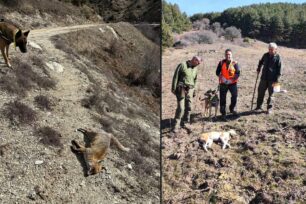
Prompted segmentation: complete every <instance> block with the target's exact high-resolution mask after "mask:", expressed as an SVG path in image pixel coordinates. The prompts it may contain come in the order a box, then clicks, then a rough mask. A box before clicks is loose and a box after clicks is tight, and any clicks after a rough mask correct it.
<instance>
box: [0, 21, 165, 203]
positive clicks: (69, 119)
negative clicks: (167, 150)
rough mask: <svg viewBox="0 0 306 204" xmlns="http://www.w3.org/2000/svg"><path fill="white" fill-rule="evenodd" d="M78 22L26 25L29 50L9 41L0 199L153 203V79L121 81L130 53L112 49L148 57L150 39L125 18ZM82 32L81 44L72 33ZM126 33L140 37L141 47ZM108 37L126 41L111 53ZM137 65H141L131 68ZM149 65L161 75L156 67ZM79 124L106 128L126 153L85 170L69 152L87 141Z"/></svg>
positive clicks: (114, 152) (0, 86) (2, 92)
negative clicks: (30, 27)
mask: <svg viewBox="0 0 306 204" xmlns="http://www.w3.org/2000/svg"><path fill="white" fill-rule="evenodd" d="M85 27H86V26H79V27H72V28H71V27H69V28H67V27H65V28H59V29H48V28H46V29H44V30H37V31H35V30H33V31H31V33H30V35H29V52H28V53H26V54H21V53H20V52H19V50H16V51H15V50H13V49H12V48H11V52H10V53H11V55H10V56H11V58H12V59H11V61H12V66H13V69H9V68H7V67H6V66H5V65H4V64H1V66H0V70H1V73H0V78H1V82H0V96H1V99H2V100H1V102H0V107H1V111H2V114H1V116H0V120H1V125H0V126H1V133H0V134H1V137H0V153H1V154H0V162H1V164H2V165H1V167H0V182H1V184H2V185H1V186H0V200H1V202H3V203H11V202H14V203H15V202H18V203H141V202H143V201H144V200H145V201H146V202H148V203H158V202H159V178H160V175H159V169H160V168H159V116H158V114H157V113H158V112H159V111H157V110H156V109H155V107H159V105H158V101H159V100H158V96H155V95H154V94H152V92H153V91H152V89H151V87H153V88H154V87H155V85H154V80H153V82H152V86H150V83H149V82H148V81H147V80H146V81H145V84H140V85H139V84H130V83H129V80H127V79H126V80H123V81H121V80H122V79H123V78H126V76H125V75H124V74H126V73H125V72H124V71H122V70H125V69H126V68H127V66H129V65H130V63H132V62H133V60H134V59H132V62H131V61H130V58H128V57H126V56H125V58H122V57H120V55H119V54H120V53H117V51H118V52H119V51H121V52H123V53H125V52H127V51H128V50H127V48H128V47H127V45H131V46H134V50H133V52H134V53H135V55H137V54H138V55H139V56H141V55H146V53H147V51H150V50H151V51H152V50H155V49H157V48H156V45H155V44H154V43H153V42H151V41H150V40H148V39H146V38H145V37H144V36H143V35H142V34H141V33H140V32H139V31H138V30H137V29H135V28H134V26H132V25H130V24H128V23H120V24H101V25H91V27H92V28H85ZM88 27H90V26H88ZM88 29H89V30H88ZM72 31H73V32H72ZM64 33H67V34H64ZM84 33H85V34H84ZM58 34H60V35H58ZM63 34H64V35H63ZM83 34H84V36H83V39H84V41H82V39H80V38H78V37H80V36H82V35H83ZM90 35H91V36H90ZM127 35H128V36H137V37H138V39H137V40H138V41H140V42H141V43H142V45H143V47H142V46H140V45H139V44H135V43H134V39H133V38H128V37H126V36H127ZM86 36H87V38H85V37H86ZM92 36H95V37H92ZM63 39H65V40H63ZM70 41H71V42H70ZM109 42H113V43H114V44H116V45H117V43H118V45H122V46H123V48H122V49H119V50H112V49H111V47H108V46H110V44H109ZM71 43H72V44H71ZM119 48H121V47H119ZM144 48H146V50H144ZM97 50H98V51H97ZM82 51H84V52H86V53H89V54H87V55H86V54H85V53H83V52H82ZM152 52H153V51H152ZM154 53H155V54H156V53H157V54H158V52H154ZM95 54H96V55H95ZM100 54H101V55H100ZM102 54H103V56H102ZM117 54H118V56H117ZM151 54H152V53H151ZM113 55H114V56H113ZM152 57H158V56H152ZM113 58H114V59H116V60H115V61H112V60H111V59H113ZM103 59H104V60H103ZM2 62H3V61H2ZM112 63H116V64H112ZM115 65H116V72H114V71H113V70H112V68H113V67H115ZM141 65H145V64H141ZM148 66H151V65H148ZM120 68H121V69H120ZM138 68H139V69H140V68H141V69H143V70H146V69H147V67H146V66H145V67H140V66H138V67H135V69H134V70H132V71H135V70H136V71H137V69H138ZM150 69H155V72H156V73H159V71H158V70H159V67H153V68H152V67H151V68H150ZM143 70H138V72H139V73H142V71H143ZM136 71H135V72H136ZM132 73H133V72H132ZM136 79H137V77H136ZM142 95H145V96H146V98H145V97H141V96H142ZM140 97H141V98H140ZM156 97H157V98H156ZM152 109H155V113H154V112H153V111H152ZM80 127H82V128H86V127H89V128H94V129H95V130H97V131H102V130H101V129H103V130H104V131H106V132H110V133H113V134H114V135H115V136H116V137H117V138H118V140H119V141H120V142H122V144H123V145H124V146H126V147H129V148H131V149H132V151H131V152H130V153H129V154H125V153H122V152H120V151H119V150H118V149H117V148H116V147H114V146H112V147H111V151H110V152H109V153H108V155H107V157H106V159H105V160H104V161H103V166H104V167H105V170H103V171H102V172H101V173H99V174H97V175H94V176H88V177H85V172H86V165H85V164H84V160H83V157H82V155H77V154H74V153H73V152H72V151H71V150H70V142H71V140H73V139H75V140H77V141H80V142H83V140H84V138H83V136H82V135H81V134H80V133H76V132H75V129H76V128H80ZM144 177H145V178H146V179H143V178H144Z"/></svg>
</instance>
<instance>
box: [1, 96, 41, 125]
mask: <svg viewBox="0 0 306 204" xmlns="http://www.w3.org/2000/svg"><path fill="white" fill-rule="evenodd" d="M3 114H4V116H5V117H6V118H8V119H9V120H10V121H11V122H12V123H13V124H19V125H26V124H27V125H31V124H32V123H33V122H35V121H36V120H37V113H36V112H35V111H34V110H33V109H32V108H30V107H28V106H27V105H25V104H24V103H21V102H19V101H14V102H10V103H8V104H5V108H4V110H3Z"/></svg>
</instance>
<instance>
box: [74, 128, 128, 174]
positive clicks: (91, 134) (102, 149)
mask: <svg viewBox="0 0 306 204" xmlns="http://www.w3.org/2000/svg"><path fill="white" fill-rule="evenodd" d="M77 131H79V132H82V133H83V134H84V135H85V136H86V137H88V139H89V140H90V146H89V147H85V146H83V145H80V144H79V143H78V142H77V141H75V140H72V141H71V143H72V149H73V150H75V151H77V152H80V153H83V154H84V158H85V162H86V165H87V169H88V172H87V175H93V174H97V173H99V172H100V171H101V170H102V164H101V162H102V160H103V159H104V158H105V156H106V154H107V151H108V149H109V147H110V144H111V142H112V143H115V145H116V146H117V147H118V148H119V149H120V150H122V151H125V152H128V151H130V149H129V148H126V147H124V146H123V145H122V144H121V143H120V142H119V141H118V139H117V138H115V137H114V136H113V135H112V134H110V133H106V132H104V133H103V134H102V133H97V132H95V131H93V130H91V129H87V130H85V129H82V128H79V129H77Z"/></svg>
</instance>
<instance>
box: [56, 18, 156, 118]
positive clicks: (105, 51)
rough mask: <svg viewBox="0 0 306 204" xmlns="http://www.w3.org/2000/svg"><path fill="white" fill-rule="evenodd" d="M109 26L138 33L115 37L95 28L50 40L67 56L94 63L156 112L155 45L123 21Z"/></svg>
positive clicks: (119, 30) (117, 29)
mask: <svg viewBox="0 0 306 204" xmlns="http://www.w3.org/2000/svg"><path fill="white" fill-rule="evenodd" d="M119 25H120V26H119ZM110 26H112V25H110ZM113 27H114V30H115V32H117V33H118V32H119V33H121V35H122V32H121V31H122V30H123V29H126V33H130V32H135V33H137V35H138V36H133V38H131V36H128V35H126V36H119V37H120V38H119V39H117V38H116V37H115V36H110V35H103V34H102V32H100V31H98V30H87V31H82V32H75V33H70V34H69V35H65V36H63V37H55V38H53V41H54V43H55V46H56V47H57V48H58V49H62V50H64V51H65V52H66V53H69V54H70V55H71V57H75V56H78V55H82V56H85V57H87V58H88V59H89V60H90V61H91V62H92V63H94V64H96V65H97V67H98V68H97V71H99V72H100V73H101V72H103V73H104V74H105V75H106V76H108V77H110V78H111V79H112V80H114V81H115V82H116V83H117V84H118V85H119V86H120V87H121V88H122V89H125V90H126V91H127V92H128V94H129V95H130V96H136V97H137V98H139V99H140V100H142V102H144V103H146V104H147V105H149V106H150V107H151V110H152V111H154V112H155V113H159V111H158V110H159V98H160V71H159V70H160V60H159V59H160V49H159V46H157V45H156V44H154V43H152V42H150V41H149V40H148V39H146V38H145V37H144V36H142V35H141V34H140V33H139V32H137V30H136V28H133V27H132V26H128V25H127V24H125V23H121V24H118V25H117V24H114V25H113ZM105 30H106V31H105V32H109V31H107V29H105ZM89 34H91V35H95V36H97V37H96V38H95V43H94V44H91V43H89V42H92V40H91V39H92V38H91V37H90V36H91V35H89ZM116 35H118V34H116ZM68 45H72V46H68Z"/></svg>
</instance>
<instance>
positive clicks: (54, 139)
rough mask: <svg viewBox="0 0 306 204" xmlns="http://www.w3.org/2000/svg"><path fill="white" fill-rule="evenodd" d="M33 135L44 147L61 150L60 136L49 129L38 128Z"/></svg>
mask: <svg viewBox="0 0 306 204" xmlns="http://www.w3.org/2000/svg"><path fill="white" fill-rule="evenodd" d="M34 134H35V135H36V136H37V137H39V138H40V140H39V142H41V143H42V144H43V145H45V146H53V147H60V148H63V144H62V142H61V137H62V136H61V134H60V133H59V132H58V131H56V130H54V129H53V128H51V127H48V126H46V127H41V128H38V129H37V130H35V133H34Z"/></svg>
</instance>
